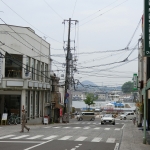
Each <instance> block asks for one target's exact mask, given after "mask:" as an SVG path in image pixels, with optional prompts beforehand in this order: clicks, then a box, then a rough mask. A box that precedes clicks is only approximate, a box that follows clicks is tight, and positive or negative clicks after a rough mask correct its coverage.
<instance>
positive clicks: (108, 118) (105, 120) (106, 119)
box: [101, 114, 115, 125]
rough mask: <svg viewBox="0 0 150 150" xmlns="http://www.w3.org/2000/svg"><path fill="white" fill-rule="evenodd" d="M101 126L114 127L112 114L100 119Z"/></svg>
mask: <svg viewBox="0 0 150 150" xmlns="http://www.w3.org/2000/svg"><path fill="white" fill-rule="evenodd" d="M103 124H113V125H115V118H114V117H113V115H112V114H105V115H104V116H103V117H102V118H101V125H103Z"/></svg>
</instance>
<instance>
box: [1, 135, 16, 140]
mask: <svg viewBox="0 0 150 150" xmlns="http://www.w3.org/2000/svg"><path fill="white" fill-rule="evenodd" d="M12 136H15V135H6V136H1V137H0V139H5V138H9V137H12Z"/></svg>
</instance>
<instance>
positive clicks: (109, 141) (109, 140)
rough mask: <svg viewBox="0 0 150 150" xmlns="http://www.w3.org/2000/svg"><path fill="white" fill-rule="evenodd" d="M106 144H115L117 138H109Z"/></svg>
mask: <svg viewBox="0 0 150 150" xmlns="http://www.w3.org/2000/svg"><path fill="white" fill-rule="evenodd" d="M106 143H115V138H108V139H107V141H106Z"/></svg>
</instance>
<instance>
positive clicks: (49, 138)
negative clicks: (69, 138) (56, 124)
mask: <svg viewBox="0 0 150 150" xmlns="http://www.w3.org/2000/svg"><path fill="white" fill-rule="evenodd" d="M57 136H58V135H51V136H48V137H46V138H43V140H51V139H54V138H56V137H57Z"/></svg>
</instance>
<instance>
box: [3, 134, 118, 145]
mask: <svg viewBox="0 0 150 150" xmlns="http://www.w3.org/2000/svg"><path fill="white" fill-rule="evenodd" d="M12 137H13V138H12ZM6 138H8V139H22V140H34V139H40V140H51V139H55V140H71V139H74V140H73V141H84V140H86V141H91V142H106V143H115V141H116V139H115V138H107V139H105V140H103V139H102V137H93V139H91V138H90V137H85V136H78V137H73V136H70V135H69V136H63V137H59V135H50V136H48V135H47V136H45V137H44V135H35V136H31V135H21V136H20V135H19V136H17V135H6V136H2V137H0V139H6ZM88 138H89V139H88Z"/></svg>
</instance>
